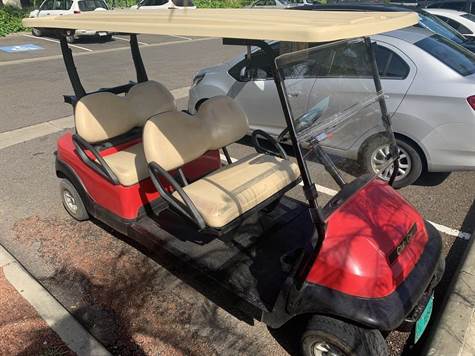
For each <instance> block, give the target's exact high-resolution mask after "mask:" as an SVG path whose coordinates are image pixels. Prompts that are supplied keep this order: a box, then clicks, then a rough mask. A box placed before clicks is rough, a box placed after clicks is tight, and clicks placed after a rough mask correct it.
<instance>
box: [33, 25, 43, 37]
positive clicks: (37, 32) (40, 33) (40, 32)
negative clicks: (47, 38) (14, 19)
mask: <svg viewBox="0 0 475 356" xmlns="http://www.w3.org/2000/svg"><path fill="white" fill-rule="evenodd" d="M31 34H32V35H33V36H36V37H41V36H43V30H42V29H41V28H35V27H33V28H32V29H31Z"/></svg>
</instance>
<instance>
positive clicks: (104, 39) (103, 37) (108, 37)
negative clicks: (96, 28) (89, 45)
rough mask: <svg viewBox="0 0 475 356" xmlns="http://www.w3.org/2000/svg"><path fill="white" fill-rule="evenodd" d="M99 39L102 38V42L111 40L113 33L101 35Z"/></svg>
mask: <svg viewBox="0 0 475 356" xmlns="http://www.w3.org/2000/svg"><path fill="white" fill-rule="evenodd" d="M99 40H100V41H101V42H109V41H112V35H107V36H100V37H99Z"/></svg>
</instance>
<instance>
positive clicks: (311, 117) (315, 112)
mask: <svg viewBox="0 0 475 356" xmlns="http://www.w3.org/2000/svg"><path fill="white" fill-rule="evenodd" d="M329 104H330V97H329V96H327V97H325V98H323V99H322V100H320V101H319V102H318V103H317V104H316V105H314V106H313V107H312V108H311V109H310V110H309V111H308V112H306V113H305V114H303V115H301V116H299V117H298V118H297V119H295V120H294V127H295V131H296V132H297V133H299V132H300V131H302V130H304V129H307V128H309V127H311V126H313V125H314V124H315V123H316V122H317V120H318V119H319V118H320V117H321V116H322V114H323V113H324V112H325V111H326V110H327V109H328V105H329ZM288 133H289V128H288V127H286V128H285V129H284V130H283V131H282V132H281V133H280V134H279V136H278V137H277V142H283V141H284V140H285V139H286V136H287V134H288Z"/></svg>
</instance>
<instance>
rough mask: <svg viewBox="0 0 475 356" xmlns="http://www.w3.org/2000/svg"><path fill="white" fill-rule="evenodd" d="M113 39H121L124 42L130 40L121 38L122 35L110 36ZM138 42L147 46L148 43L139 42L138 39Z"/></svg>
mask: <svg viewBox="0 0 475 356" xmlns="http://www.w3.org/2000/svg"><path fill="white" fill-rule="evenodd" d="M112 38H113V39H115V40H121V41H125V42H129V41H130V40H129V39H128V38H122V37H119V36H112ZM137 43H138V44H141V45H144V46H148V45H149V43H145V42H140V41H137Z"/></svg>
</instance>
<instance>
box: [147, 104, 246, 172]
mask: <svg viewBox="0 0 475 356" xmlns="http://www.w3.org/2000/svg"><path fill="white" fill-rule="evenodd" d="M248 130H249V126H248V120H247V116H246V114H245V113H244V111H242V109H241V108H240V107H239V105H238V104H237V103H236V102H235V101H234V100H233V99H231V98H230V97H227V96H217V97H214V98H211V99H208V100H207V101H206V102H204V103H203V104H202V105H201V106H200V109H199V110H198V113H197V114H196V115H195V116H191V115H188V114H185V113H183V112H180V111H170V112H166V113H162V114H159V115H155V116H154V117H152V118H151V119H150V120H148V121H147V123H146V124H145V127H144V132H143V144H144V151H145V157H146V159H147V162H148V163H150V162H156V163H158V164H159V165H160V166H162V167H163V168H164V169H165V170H167V171H170V170H173V169H176V168H179V167H181V166H183V165H184V164H186V163H188V162H191V161H193V160H195V159H197V158H199V157H200V156H202V155H203V154H204V153H205V152H206V151H209V150H215V149H219V148H222V147H225V146H227V145H229V144H231V143H233V142H236V141H238V140H239V139H240V138H242V137H243V136H244V135H246V133H247V132H248Z"/></svg>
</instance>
